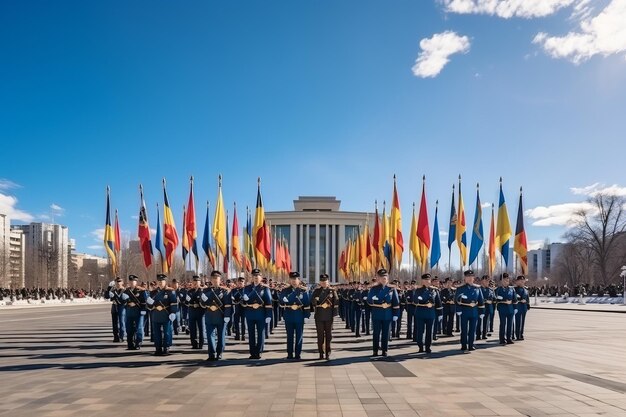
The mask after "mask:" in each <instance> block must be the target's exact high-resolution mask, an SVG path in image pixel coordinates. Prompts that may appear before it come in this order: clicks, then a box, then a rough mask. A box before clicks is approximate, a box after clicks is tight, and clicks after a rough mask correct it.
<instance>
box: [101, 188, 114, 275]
mask: <svg viewBox="0 0 626 417" xmlns="http://www.w3.org/2000/svg"><path fill="white" fill-rule="evenodd" d="M110 193H111V189H110V188H109V187H107V203H106V205H107V208H106V211H107V214H106V221H105V225H104V249H106V251H107V254H108V255H109V259H110V260H111V266H112V267H113V275H117V256H116V253H115V246H116V245H115V231H114V230H113V225H112V224H111V201H110V200H111V199H110Z"/></svg>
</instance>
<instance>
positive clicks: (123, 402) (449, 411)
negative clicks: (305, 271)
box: [0, 304, 626, 417]
mask: <svg viewBox="0 0 626 417" xmlns="http://www.w3.org/2000/svg"><path fill="white" fill-rule="evenodd" d="M496 325H497V323H496ZM305 332H306V334H305V352H304V354H303V360H302V361H301V362H285V361H284V360H283V358H284V357H285V356H286V354H285V350H284V330H283V328H282V326H279V328H278V330H277V331H275V333H274V335H272V337H271V338H270V339H269V340H268V343H267V346H266V349H267V352H266V353H265V354H264V357H263V359H262V360H261V361H249V360H248V359H247V357H248V354H247V344H244V343H245V342H243V343H242V342H234V341H229V344H228V348H227V349H228V351H227V352H226V354H225V360H224V361H223V362H221V363H219V364H217V365H208V364H205V362H204V359H205V358H206V353H205V352H203V353H198V352H197V351H192V350H191V349H190V348H188V347H187V345H188V343H187V341H186V339H185V337H184V336H178V338H177V339H176V340H175V351H176V352H177V353H176V354H175V355H172V356H170V357H167V358H155V357H153V356H151V352H152V349H151V348H150V347H149V346H146V347H145V349H144V350H142V351H140V352H135V351H132V352H128V351H126V350H124V349H125V345H124V344H114V343H112V341H111V340H112V336H111V331H110V315H109V306H108V305H104V304H103V305H88V306H68V307H48V308H30V309H19V310H18V309H12V310H9V309H3V310H0V338H1V340H2V343H1V344H0V349H1V355H0V378H1V381H2V382H1V384H0V398H1V399H2V400H1V401H0V415H2V416H58V417H63V416H81V417H85V416H107V417H110V416H116V415H122V416H128V417H140V416H150V417H158V416H173V415H176V416H220V417H227V416H228V417H236V416H245V417H265V416H275V417H282V416H285V417H286V416H302V417H308V416H320V417H335V416H346V417H357V416H370V417H383V416H396V417H405V416H406V417H408V416H430V417H436V416H494V415H503V416H513V415H526V416H626V315H625V314H618V313H599V312H581V311H560V310H547V309H533V310H531V311H530V312H529V316H528V324H527V329H526V341H524V342H521V343H516V344H515V345H511V346H506V347H500V346H498V345H497V343H496V340H494V338H491V340H489V341H487V342H480V343H478V346H477V347H478V350H477V351H475V352H472V353H471V354H462V353H461V352H460V350H459V345H458V343H457V337H455V338H454V340H453V339H440V340H439V341H438V342H435V343H436V344H435V346H434V348H433V354H432V355H430V356H429V357H425V356H423V355H418V354H417V353H416V351H417V349H416V347H415V346H413V345H412V344H408V343H406V341H405V340H399V341H393V342H392V347H391V350H390V354H391V357H390V358H388V359H387V360H374V361H372V360H371V359H370V358H369V354H370V353H371V347H370V339H369V337H363V338H361V339H359V340H358V341H355V340H354V338H353V336H352V335H351V334H350V333H348V332H347V331H346V330H344V329H343V325H342V324H340V322H339V321H338V322H336V325H335V332H334V334H335V340H334V357H335V359H334V360H333V361H331V362H328V363H327V362H324V361H318V360H317V359H316V358H317V353H316V346H315V339H314V333H313V332H314V325H313V323H312V322H309V324H308V325H307V328H306V331H305Z"/></svg>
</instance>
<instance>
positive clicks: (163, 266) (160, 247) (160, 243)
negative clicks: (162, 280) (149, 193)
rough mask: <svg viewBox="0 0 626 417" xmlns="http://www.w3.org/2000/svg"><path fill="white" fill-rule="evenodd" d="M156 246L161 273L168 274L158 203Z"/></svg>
mask: <svg viewBox="0 0 626 417" xmlns="http://www.w3.org/2000/svg"><path fill="white" fill-rule="evenodd" d="M154 246H155V247H156V250H158V251H159V257H160V258H161V272H163V273H166V272H167V271H168V269H167V264H166V263H165V257H164V255H163V233H162V232H161V214H160V213H159V204H158V203H157V224H156V236H155V238H154Z"/></svg>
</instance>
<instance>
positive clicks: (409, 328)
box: [404, 281, 417, 340]
mask: <svg viewBox="0 0 626 417" xmlns="http://www.w3.org/2000/svg"><path fill="white" fill-rule="evenodd" d="M416 284H417V281H411V283H410V284H408V285H406V291H405V295H404V301H405V302H406V338H407V339H408V340H413V338H414V337H415V304H414V302H415V300H413V292H414V290H415V288H416Z"/></svg>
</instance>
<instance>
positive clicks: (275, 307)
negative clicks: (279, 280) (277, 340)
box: [270, 280, 281, 333]
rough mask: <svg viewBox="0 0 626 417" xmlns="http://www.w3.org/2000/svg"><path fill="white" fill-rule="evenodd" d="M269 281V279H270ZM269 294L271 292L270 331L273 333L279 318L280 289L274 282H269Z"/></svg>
mask: <svg viewBox="0 0 626 417" xmlns="http://www.w3.org/2000/svg"><path fill="white" fill-rule="evenodd" d="M270 281H271V280H270ZM270 294H272V326H271V327H270V333H274V329H275V328H276V327H278V321H279V320H280V310H281V308H280V289H278V288H277V286H276V283H275V282H270Z"/></svg>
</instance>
